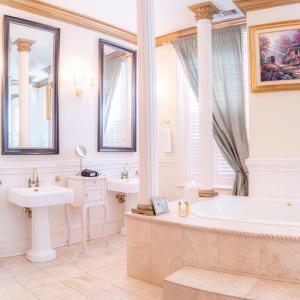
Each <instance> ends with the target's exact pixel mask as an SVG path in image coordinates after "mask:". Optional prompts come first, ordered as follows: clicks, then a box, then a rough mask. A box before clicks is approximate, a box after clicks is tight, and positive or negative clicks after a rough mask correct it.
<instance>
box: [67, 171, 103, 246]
mask: <svg viewBox="0 0 300 300" xmlns="http://www.w3.org/2000/svg"><path fill="white" fill-rule="evenodd" d="M67 185H68V187H69V188H71V189H73V191H74V202H73V203H72V204H70V205H67V207H66V213H67V221H68V226H69V238H68V243H69V244H70V243H71V240H72V220H71V207H77V208H79V209H80V210H81V216H82V235H83V249H84V250H85V249H86V240H87V230H86V227H87V225H88V226H89V230H88V239H90V218H88V224H87V212H88V210H89V208H90V207H92V206H102V207H103V209H104V220H103V232H104V238H105V239H106V223H107V216H108V206H107V196H106V195H107V179H106V177H105V176H99V177H83V176H71V177H69V178H67Z"/></svg>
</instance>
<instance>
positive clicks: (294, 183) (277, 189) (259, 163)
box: [246, 158, 300, 199]
mask: <svg viewBox="0 0 300 300" xmlns="http://www.w3.org/2000/svg"><path fill="white" fill-rule="evenodd" d="M246 164H247V167H248V170H249V195H250V196H255V197H276V198H296V199H300V159H280V158H278V159H263V158H260V159H258V158H255V159H254V158H252V159H251V158H250V159H248V160H247V162H246Z"/></svg>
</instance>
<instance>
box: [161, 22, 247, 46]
mask: <svg viewBox="0 0 300 300" xmlns="http://www.w3.org/2000/svg"><path fill="white" fill-rule="evenodd" d="M242 25H246V18H241V19H237V20H232V21H226V22H220V23H215V24H213V25H212V30H219V29H223V28H229V27H233V26H242ZM194 34H197V27H196V26H195V27H189V28H186V29H183V30H179V31H176V32H172V33H168V34H165V35H162V36H159V37H157V38H156V47H160V46H162V45H164V44H166V43H169V42H171V41H175V40H177V39H179V38H182V37H185V36H189V35H194Z"/></svg>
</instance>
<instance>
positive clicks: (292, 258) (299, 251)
mask: <svg viewBox="0 0 300 300" xmlns="http://www.w3.org/2000/svg"><path fill="white" fill-rule="evenodd" d="M261 274H262V275H265V276H268V277H270V278H276V279H291V280H300V243H299V241H284V240H267V239H264V240H262V242H261Z"/></svg>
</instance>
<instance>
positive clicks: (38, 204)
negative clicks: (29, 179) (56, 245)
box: [8, 185, 73, 262]
mask: <svg viewBox="0 0 300 300" xmlns="http://www.w3.org/2000/svg"><path fill="white" fill-rule="evenodd" d="M8 200H9V201H10V202H12V203H14V204H16V205H18V206H21V207H29V208H31V209H32V237H31V239H32V247H31V249H30V250H29V251H28V252H27V259H28V260H30V261H32V262H45V261H49V260H53V259H55V258H56V251H55V250H54V249H52V248H51V246H50V231H49V214H48V207H49V206H54V205H61V204H66V203H72V202H73V190H72V189H69V188H65V187H60V186H55V185H48V186H42V187H38V188H24V187H12V188H10V189H9V192H8Z"/></svg>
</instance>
